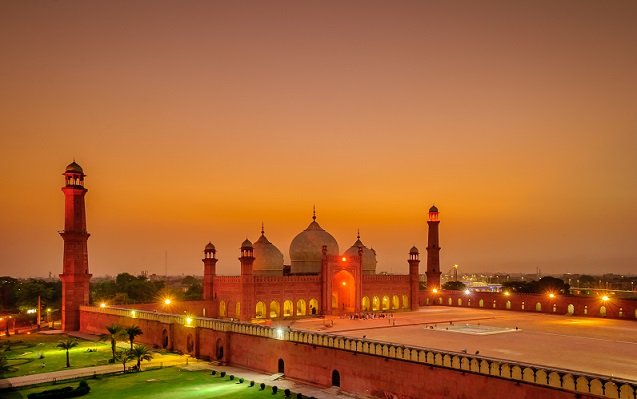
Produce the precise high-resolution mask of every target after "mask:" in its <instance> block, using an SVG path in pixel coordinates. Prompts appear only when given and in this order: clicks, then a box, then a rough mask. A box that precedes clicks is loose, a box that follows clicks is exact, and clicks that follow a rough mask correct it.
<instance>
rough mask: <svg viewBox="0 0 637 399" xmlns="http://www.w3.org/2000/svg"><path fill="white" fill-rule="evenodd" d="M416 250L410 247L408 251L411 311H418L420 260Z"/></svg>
mask: <svg viewBox="0 0 637 399" xmlns="http://www.w3.org/2000/svg"><path fill="white" fill-rule="evenodd" d="M419 255H420V254H419V253H418V248H416V247H415V246H414V247H411V249H410V250H409V260H408V261H407V262H409V291H410V294H411V310H418V306H419V305H420V303H419V299H420V286H419V284H420V271H419V266H420V259H419Z"/></svg>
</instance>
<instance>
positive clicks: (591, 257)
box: [0, 0, 637, 277]
mask: <svg viewBox="0 0 637 399" xmlns="http://www.w3.org/2000/svg"><path fill="white" fill-rule="evenodd" d="M635 20H637V3H635V2H613V3H610V2H597V1H579V2H553V1H539V2H534V3H532V4H530V3H511V2H507V1H484V2H473V1H468V0H467V1H457V2H444V3H433V4H427V3H425V2H411V1H396V2H391V3H387V2H381V1H345V2H342V1H340V2H320V3H309V2H295V1H274V2H267V3H265V2H258V1H254V2H242V3H241V4H238V3H234V2H199V1H188V0H187V1H182V2H170V1H157V2H153V3H152V5H151V4H149V3H145V2H130V1H123V2H117V1H96V2H91V3H84V2H72V1H58V2H35V1H21V2H3V3H1V4H0V51H2V54H3V62H2V63H0V76H2V78H0V121H1V122H0V127H1V128H2V134H1V135H0V155H1V156H0V166H2V170H3V171H4V173H3V175H2V178H1V179H2V181H1V183H2V187H3V195H2V196H0V209H2V211H1V213H0V215H1V216H0V217H1V219H0V220H1V221H2V223H1V226H2V230H1V232H0V242H2V245H0V259H1V265H2V266H1V267H0V275H11V276H18V277H27V276H42V277H46V276H48V274H49V272H50V273H52V274H53V276H57V275H58V274H59V273H61V271H62V240H61V238H60V237H59V235H58V234H57V231H59V230H62V229H63V228H64V220H63V216H64V195H63V194H62V192H61V191H60V188H61V187H62V186H63V183H64V181H63V177H62V175H61V174H62V172H63V171H64V168H65V167H66V165H67V164H68V163H70V162H71V161H72V160H73V159H74V158H75V160H76V161H77V162H78V163H79V164H80V165H81V166H82V167H83V168H84V171H85V173H86V174H87V177H86V183H85V186H86V188H87V189H88V190H89V192H88V194H87V195H86V205H87V229H88V231H89V233H91V237H90V239H89V240H88V248H89V265H90V272H91V273H93V275H95V276H101V275H106V274H110V275H116V274H118V273H121V272H129V273H131V274H138V273H139V272H141V271H142V270H147V271H148V272H149V273H151V274H152V273H156V274H162V275H163V274H164V273H165V272H166V258H167V265H168V268H167V272H168V274H169V275H180V274H182V273H183V274H194V275H201V274H202V273H203V266H202V263H201V258H202V255H203V253H202V251H203V248H204V246H205V244H206V243H208V241H211V242H213V243H214V244H215V246H216V247H217V251H218V253H217V255H218V257H219V259H220V260H219V263H218V269H217V270H218V272H219V273H220V274H237V273H238V271H239V262H238V260H237V257H238V256H239V246H240V244H241V242H242V241H243V240H244V239H245V238H248V239H250V240H252V241H254V240H256V239H257V238H258V237H259V235H260V230H261V223H262V222H263V223H264V225H265V233H266V236H267V237H268V239H269V240H270V241H271V242H272V243H274V244H275V245H276V246H277V247H278V248H279V249H280V250H281V252H283V254H284V257H285V263H286V264H289V261H290V259H289V254H288V249H289V245H290V241H291V240H292V238H293V237H294V236H295V235H296V234H297V233H299V232H300V231H302V230H304V229H305V228H306V227H307V225H308V224H309V223H310V221H311V216H312V207H313V206H316V210H317V216H318V218H317V221H318V222H319V223H320V225H321V226H322V227H323V228H324V229H326V230H327V231H329V232H330V233H331V234H332V235H333V236H334V237H335V238H336V240H337V241H338V244H339V249H340V250H341V252H344V251H345V250H347V249H348V248H349V247H350V246H351V245H352V244H353V243H354V242H355V241H356V234H357V229H360V235H361V240H362V241H363V243H364V244H365V245H367V246H368V247H373V248H374V249H375V250H376V252H377V259H378V266H377V270H378V271H379V272H382V271H386V272H392V273H400V274H405V273H406V272H407V270H408V264H407V253H408V252H409V249H410V248H411V246H412V245H415V246H416V247H418V249H419V250H420V253H421V254H424V253H426V246H427V244H426V242H427V241H426V240H427V236H426V234H427V225H426V219H427V210H428V208H429V207H430V206H431V205H432V204H435V205H436V206H437V207H438V208H439V209H440V219H441V224H440V243H441V247H442V250H441V253H440V256H441V263H440V267H441V271H443V272H446V271H447V270H448V269H450V268H451V267H452V266H453V265H454V264H459V265H461V267H462V269H463V270H465V271H466V272H489V271H490V272H508V273H535V272H536V270H537V268H540V269H541V270H542V272H543V274H557V273H568V272H570V273H586V274H603V273H617V274H630V273H634V270H636V267H635V266H636V265H637V246H635V244H634V243H635V237H637V206H636V204H637V184H636V182H637V157H636V156H635V154H637V114H636V113H635V105H636V101H635V93H637V74H635V71H636V70H637V47H636V46H635V42H636V41H635V38H637V26H636V24H635V23H634V21H635ZM421 272H424V268H423V267H422V265H421Z"/></svg>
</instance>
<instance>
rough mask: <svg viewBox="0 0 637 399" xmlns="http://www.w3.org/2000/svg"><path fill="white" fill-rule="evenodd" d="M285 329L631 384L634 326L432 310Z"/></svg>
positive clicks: (636, 345) (636, 368) (635, 361)
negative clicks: (548, 368)
mask: <svg viewBox="0 0 637 399" xmlns="http://www.w3.org/2000/svg"><path fill="white" fill-rule="evenodd" d="M332 323H333V325H332ZM291 327H292V328H294V329H300V330H313V331H322V332H327V333H334V334H338V335H342V336H351V337H364V336H365V337H367V338H368V339H374V340H380V341H389V342H396V343H403V344H409V345H415V346H421V347H426V348H433V349H444V350H447V351H455V352H464V351H466V352H467V353H470V354H476V352H477V353H478V354H479V356H485V357H490V358H499V359H506V360H515V361H518V362H523V363H530V364H540V365H547V366H553V367H557V368H561V369H568V370H575V371H584V372H587V373H592V374H601V375H605V376H613V377H616V378H621V379H627V380H631V381H637V322H636V321H634V320H633V321H630V320H614V319H601V318H584V317H573V316H563V315H557V316H554V315H547V314H538V313H531V312H529V313H522V312H511V311H503V310H500V311H497V310H484V309H471V308H469V309H468V308H455V307H442V306H440V307H438V306H436V307H424V308H421V309H420V310H419V311H417V312H404V313H395V314H394V315H393V317H391V318H389V317H385V318H376V319H370V320H350V319H343V318H339V317H334V318H327V319H325V320H317V319H311V320H310V319H308V320H298V321H295V322H292V323H291Z"/></svg>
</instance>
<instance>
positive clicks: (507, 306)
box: [506, 301, 511, 309]
mask: <svg viewBox="0 0 637 399" xmlns="http://www.w3.org/2000/svg"><path fill="white" fill-rule="evenodd" d="M506 308H507V309H511V301H507V303H506Z"/></svg>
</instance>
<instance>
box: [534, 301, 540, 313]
mask: <svg viewBox="0 0 637 399" xmlns="http://www.w3.org/2000/svg"><path fill="white" fill-rule="evenodd" d="M535 310H536V311H538V312H541V311H542V304H541V303H539V302H538V303H536V304H535Z"/></svg>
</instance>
